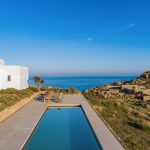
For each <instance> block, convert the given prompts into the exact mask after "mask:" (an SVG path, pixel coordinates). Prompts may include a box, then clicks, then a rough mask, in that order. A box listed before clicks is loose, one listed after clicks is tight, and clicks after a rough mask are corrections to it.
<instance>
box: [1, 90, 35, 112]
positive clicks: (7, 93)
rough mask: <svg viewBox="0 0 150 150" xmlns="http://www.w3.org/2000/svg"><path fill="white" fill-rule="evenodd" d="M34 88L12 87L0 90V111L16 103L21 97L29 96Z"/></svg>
mask: <svg viewBox="0 0 150 150" xmlns="http://www.w3.org/2000/svg"><path fill="white" fill-rule="evenodd" d="M35 91H36V90H35V89H33V88H32V89H30V88H29V89H24V90H16V89H13V88H8V89H3V90H0V111H1V110H4V109H5V108H7V107H9V106H12V105H14V104H16V103H17V102H18V101H20V100H21V99H24V98H26V97H30V96H31V95H32V94H33V93H34V92H35Z"/></svg>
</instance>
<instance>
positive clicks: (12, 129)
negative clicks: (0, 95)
mask: <svg viewBox="0 0 150 150" xmlns="http://www.w3.org/2000/svg"><path fill="white" fill-rule="evenodd" d="M48 106H54V107H60V106H65V107H66V106H82V108H83V110H84V112H85V114H86V116H87V118H88V120H89V122H90V124H91V126H92V128H93V130H94V131H95V134H96V136H97V138H98V140H99V141H100V143H101V145H102V147H103V149H104V150H123V147H122V146H121V144H120V143H119V142H118V141H117V140H116V138H115V137H114V135H113V134H112V133H111V132H110V130H109V129H108V128H107V127H106V126H105V124H104V123H103V122H102V121H101V119H100V118H99V117H98V116H97V114H96V113H95V111H94V110H93V109H92V108H91V106H90V105H89V104H88V102H87V101H86V99H85V98H84V97H83V96H82V95H81V94H77V95H63V98H62V102H61V103H52V102H51V103H49V104H48ZM46 108H47V105H46V104H45V103H43V102H42V101H41V98H39V99H37V100H33V101H31V102H30V103H29V104H27V105H26V106H25V107H23V108H21V109H20V110H19V111H17V112H16V113H15V114H13V115H12V116H10V117H9V118H8V119H6V120H5V121H3V122H1V123H0V150H20V149H22V148H23V145H24V144H25V143H26V141H27V139H28V138H29V136H30V135H31V133H32V131H33V130H34V128H35V127H36V125H37V123H38V122H39V120H40V118H41V116H42V115H43V113H44V111H45V110H46Z"/></svg>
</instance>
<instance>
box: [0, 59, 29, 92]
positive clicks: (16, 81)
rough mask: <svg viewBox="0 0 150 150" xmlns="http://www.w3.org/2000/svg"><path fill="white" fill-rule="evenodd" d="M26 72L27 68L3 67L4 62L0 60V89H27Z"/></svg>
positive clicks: (27, 77) (27, 75) (27, 76)
mask: <svg viewBox="0 0 150 150" xmlns="http://www.w3.org/2000/svg"><path fill="white" fill-rule="evenodd" d="M28 72H29V71H28V68H27V67H23V66H14V65H5V61H4V60H1V59H0V89H7V88H15V89H18V90H22V89H26V88H28V87H29V85H28V79H29V73H28Z"/></svg>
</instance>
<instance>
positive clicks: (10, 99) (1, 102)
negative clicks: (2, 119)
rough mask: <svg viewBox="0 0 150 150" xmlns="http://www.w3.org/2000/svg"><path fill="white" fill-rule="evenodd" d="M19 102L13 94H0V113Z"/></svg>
mask: <svg viewBox="0 0 150 150" xmlns="http://www.w3.org/2000/svg"><path fill="white" fill-rule="evenodd" d="M18 101H20V97H19V96H17V95H14V94H2V95H0V111H1V110H3V109H5V108H7V107H9V106H12V105H14V104H16V103H17V102H18Z"/></svg>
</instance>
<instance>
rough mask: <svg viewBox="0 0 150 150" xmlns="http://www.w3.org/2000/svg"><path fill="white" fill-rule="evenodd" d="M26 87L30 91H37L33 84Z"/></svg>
mask: <svg viewBox="0 0 150 150" xmlns="http://www.w3.org/2000/svg"><path fill="white" fill-rule="evenodd" d="M28 89H29V90H31V91H32V92H38V88H37V87H34V86H31V87H29V88H28Z"/></svg>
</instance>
